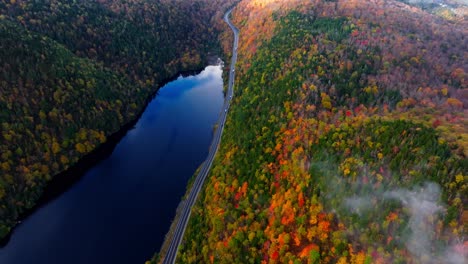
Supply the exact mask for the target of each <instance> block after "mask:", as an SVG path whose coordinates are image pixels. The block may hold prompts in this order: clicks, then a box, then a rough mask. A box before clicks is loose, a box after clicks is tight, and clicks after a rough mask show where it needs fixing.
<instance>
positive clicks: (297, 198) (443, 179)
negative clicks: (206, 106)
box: [154, 0, 468, 263]
mask: <svg viewBox="0 0 468 264" xmlns="http://www.w3.org/2000/svg"><path fill="white" fill-rule="evenodd" d="M409 2H413V1H409ZM233 19H234V21H235V23H236V25H237V26H238V27H239V28H240V47H239V60H238V65H237V67H236V72H237V76H236V83H235V92H234V97H233V105H232V107H231V110H230V112H229V116H228V120H227V123H226V125H225V130H224V134H223V138H222V143H221V145H220V149H219V151H218V154H217V157H216V159H215V162H214V165H213V168H212V170H211V173H210V176H209V178H207V182H206V183H205V189H204V190H203V192H202V193H201V195H200V196H199V199H198V202H197V204H196V206H195V207H194V208H193V210H192V214H191V219H190V222H189V225H188V228H187V230H186V234H185V238H184V242H183V243H182V245H181V248H180V249H179V257H178V263H466V259H467V257H468V242H467V241H466V235H467V233H466V232H467V224H468V208H466V205H467V204H468V199H467V192H468V189H467V187H468V174H467V173H468V161H467V154H468V123H467V115H466V112H467V111H466V109H467V107H468V97H467V95H468V76H467V71H468V67H467V61H468V60H467V58H468V54H467V52H468V51H467V50H466V47H467V46H468V39H467V36H468V34H467V33H468V27H467V24H466V21H465V20H464V18H463V17H462V19H458V20H454V19H450V18H446V17H443V16H439V15H437V14H434V13H433V12H428V11H427V10H426V9H424V8H421V7H420V6H418V5H407V4H406V3H404V2H402V1H392V0H387V1H383V0H373V1H348V0H335V1H318V0H314V1H306V0H290V1H281V0H243V1H241V2H240V3H239V4H238V6H237V7H236V8H235V10H234V14H233ZM154 261H156V260H154Z"/></svg>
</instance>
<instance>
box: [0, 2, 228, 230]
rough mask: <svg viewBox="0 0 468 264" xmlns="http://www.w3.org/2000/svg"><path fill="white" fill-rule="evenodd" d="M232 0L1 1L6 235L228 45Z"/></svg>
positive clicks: (1, 200) (0, 141)
mask: <svg viewBox="0 0 468 264" xmlns="http://www.w3.org/2000/svg"><path fill="white" fill-rule="evenodd" d="M228 3H229V1H227V2H226V3H225V1H221V0H216V1H205V0H193V1H179V0H160V1H159V0H158V1H145V0H130V1H126V0H125V1H124V0H122V1H110V0H100V1H88V0H87V1H72V0H70V1H68V0H67V1H56V0H51V1H22V0H17V1H13V0H12V1H5V0H2V1H0V126H1V132H0V238H2V237H4V236H5V235H6V234H7V233H8V232H9V230H10V228H11V227H12V226H14V225H15V223H16V219H17V217H18V216H19V215H20V214H21V212H23V211H24V210H25V209H26V208H31V207H32V206H33V205H34V203H35V201H36V200H37V198H38V197H39V196H40V195H41V192H42V189H43V187H44V186H45V184H46V183H47V181H49V180H50V179H51V178H52V176H54V175H56V174H57V173H59V172H62V171H64V170H66V169H67V168H69V167H70V166H71V165H73V164H75V163H76V162H77V161H78V160H79V159H80V158H81V157H83V156H84V155H85V154H87V153H89V152H91V151H92V150H94V149H95V148H96V147H97V146H99V145H100V144H101V143H102V142H104V141H106V137H107V136H109V135H110V134H112V133H115V132H116V131H118V130H119V129H120V127H121V126H122V125H123V124H125V123H127V122H129V121H130V120H132V119H134V118H135V117H136V115H137V114H138V113H139V112H140V111H141V110H142V108H143V106H144V103H145V101H146V100H148V99H149V97H150V96H151V95H152V94H153V93H155V92H156V90H157V88H158V85H160V84H161V82H163V81H164V80H165V79H168V78H170V77H172V76H174V75H175V74H176V73H177V72H181V71H187V70H194V69H199V68H201V67H202V66H203V65H204V64H206V62H207V58H208V56H210V52H219V45H218V44H217V43H218V40H217V36H218V32H219V30H220V29H221V28H222V26H220V25H217V24H215V22H214V21H217V20H214V17H218V16H220V15H221V11H219V10H218V7H222V5H224V4H228Z"/></svg>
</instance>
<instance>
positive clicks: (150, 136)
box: [0, 66, 224, 264]
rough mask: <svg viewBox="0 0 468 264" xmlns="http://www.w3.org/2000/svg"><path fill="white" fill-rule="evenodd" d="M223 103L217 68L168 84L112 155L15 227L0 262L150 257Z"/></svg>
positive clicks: (124, 260)
mask: <svg viewBox="0 0 468 264" xmlns="http://www.w3.org/2000/svg"><path fill="white" fill-rule="evenodd" d="M223 102H224V96H223V80H222V68H221V66H208V67H206V68H205V69H204V70H203V71H202V72H201V73H199V74H198V75H195V76H189V77H179V78H178V79H177V80H175V81H172V82H170V83H168V84H166V85H165V86H164V87H163V88H161V89H160V90H159V92H158V94H157V96H156V97H155V99H154V100H153V101H152V102H151V103H150V104H149V105H148V107H147V108H146V110H145V112H144V113H143V115H142V116H141V118H140V120H138V122H137V124H136V125H135V128H134V129H132V130H130V131H129V132H128V133H127V135H126V136H125V137H124V138H123V139H122V140H121V141H120V142H119V143H118V145H117V146H116V147H115V149H114V151H113V153H112V154H111V156H110V157H108V158H107V159H105V160H103V161H101V162H100V163H98V164H97V165H96V166H95V167H93V168H92V169H90V170H89V171H88V172H87V173H86V174H85V175H84V176H83V177H82V178H81V179H80V180H79V181H78V182H77V183H76V184H75V185H73V186H72V187H71V188H70V189H69V190H67V191H66V192H65V193H63V194H62V195H60V196H59V197H58V198H57V199H55V200H53V201H51V202H50V203H48V204H46V205H44V206H43V207H41V208H40V209H38V210H37V211H36V212H34V213H33V214H32V215H31V216H29V217H28V218H27V219H25V221H23V222H22V223H21V225H20V226H18V228H16V229H15V230H14V232H13V234H12V236H11V239H10V241H9V243H8V244H7V245H6V246H5V247H4V248H2V249H0V263H1V264H23V263H24V264H33V263H34V264H42V263H44V264H55V263H60V264H63V263H67V264H73V263H144V261H145V260H148V259H150V258H151V257H152V255H153V253H155V252H156V251H158V250H159V248H160V246H161V244H162V242H163V240H164V236H165V234H166V233H167V231H168V229H169V226H170V223H171V221H172V219H173V217H174V215H175V210H176V208H177V205H178V203H179V201H180V199H181V197H182V196H183V194H184V193H185V190H186V184H187V181H188V179H189V178H190V177H191V176H192V174H193V173H194V172H195V170H196V169H197V167H198V166H199V165H200V164H201V163H202V162H203V160H204V159H205V157H206V156H207V154H208V148H209V145H210V142H211V139H212V135H213V126H214V125H215V123H216V120H217V118H218V115H219V113H220V111H221V109H222V106H223Z"/></svg>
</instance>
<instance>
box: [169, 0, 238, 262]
mask: <svg viewBox="0 0 468 264" xmlns="http://www.w3.org/2000/svg"><path fill="white" fill-rule="evenodd" d="M231 11H232V9H230V10H229V11H227V12H226V14H224V21H225V22H226V23H228V25H229V27H231V29H232V31H233V32H234V44H233V48H232V59H231V67H230V69H229V83H228V91H227V93H226V99H225V103H224V107H223V110H222V111H221V115H220V117H219V120H218V128H217V129H216V132H215V135H214V137H213V141H212V143H211V147H210V151H209V153H208V157H207V158H206V160H205V162H204V163H203V165H202V168H201V170H200V172H199V173H198V175H197V177H196V179H195V182H194V183H193V186H192V189H191V190H190V193H189V195H188V197H187V199H186V200H185V201H183V204H182V211H181V213H180V217H179V221H178V222H177V226H176V229H175V232H174V235H173V237H172V241H171V244H170V245H169V249H168V251H167V254H166V256H165V258H164V261H163V263H165V264H173V263H175V261H176V257H177V252H178V249H179V245H180V242H181V241H182V238H183V237H184V232H185V228H186V227H187V223H188V220H189V218H190V213H191V211H192V206H193V205H194V204H195V201H196V200H197V197H198V193H199V192H200V190H201V188H202V187H203V183H204V182H205V179H206V177H207V175H208V173H209V171H210V168H211V164H212V163H213V160H214V157H215V155H216V151H217V150H218V146H219V143H220V142H221V136H222V134H223V130H224V122H226V116H227V113H228V111H229V107H230V104H231V99H232V96H233V86H234V76H235V65H236V61H237V44H238V41H239V30H238V29H237V28H236V27H235V26H234V25H233V24H232V23H231V21H230V20H229V15H230V14H231Z"/></svg>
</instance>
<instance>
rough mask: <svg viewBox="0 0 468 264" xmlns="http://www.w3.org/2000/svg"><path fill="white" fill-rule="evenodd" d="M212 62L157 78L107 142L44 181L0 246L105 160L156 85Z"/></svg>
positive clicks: (152, 96) (193, 73) (150, 96)
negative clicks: (37, 212) (34, 199)
mask: <svg viewBox="0 0 468 264" xmlns="http://www.w3.org/2000/svg"><path fill="white" fill-rule="evenodd" d="M215 64H216V63H215V62H214V61H213V60H211V59H210V57H208V58H207V59H205V63H204V64H200V65H203V66H200V65H197V66H194V67H193V68H195V69H193V70H184V71H178V72H176V73H175V74H174V75H172V76H171V77H169V78H165V79H163V80H162V81H161V82H160V84H158V87H157V88H156V89H155V90H154V91H153V92H151V94H150V95H149V96H148V97H147V98H146V99H145V101H144V104H143V107H142V108H141V110H140V111H139V112H138V114H137V115H136V116H135V118H133V119H132V120H130V121H129V122H127V123H125V124H123V125H122V126H120V128H119V129H118V130H117V131H116V132H114V133H112V134H110V135H109V136H107V137H106V142H104V143H102V144H100V145H99V146H97V147H96V148H95V149H93V150H92V151H91V152H89V153H87V154H86V155H84V156H83V157H81V158H80V159H79V160H78V162H76V163H75V164H73V165H72V166H70V167H69V168H68V169H67V170H65V171H62V172H60V173H58V174H55V175H54V176H53V177H52V179H51V180H50V181H49V182H48V183H47V184H46V186H45V187H44V189H43V190H42V194H41V196H40V197H39V199H37V200H36V202H35V203H34V206H33V207H31V208H29V209H25V210H24V211H23V212H22V213H21V214H20V216H19V217H18V219H17V224H16V225H15V226H13V227H12V228H11V230H10V232H9V233H8V234H7V235H6V236H5V237H3V238H1V239H0V249H2V248H4V247H6V246H7V245H8V243H9V242H10V239H11V237H12V235H13V233H14V231H15V229H16V228H17V227H18V226H19V225H20V224H21V222H22V221H24V220H26V219H27V218H28V217H29V216H31V215H32V214H33V213H35V212H36V211H37V210H38V209H40V208H41V207H43V206H45V205H46V204H48V203H49V202H51V201H53V200H54V199H56V198H58V197H59V196H60V195H61V194H63V193H64V192H66V191H67V190H69V189H70V188H71V187H72V186H73V185H74V184H76V183H77V182H78V181H79V180H80V179H81V178H82V177H83V176H84V175H85V173H86V172H87V171H88V170H89V169H91V168H92V167H94V166H95V165H97V164H98V163H99V162H101V161H103V160H105V159H106V158H108V157H109V156H110V155H111V154H112V152H113V151H114V149H115V147H116V146H117V144H118V143H119V142H120V141H121V140H122V138H123V137H125V135H127V133H128V131H130V130H132V129H133V128H134V126H135V125H136V123H137V122H138V120H140V118H141V116H142V115H143V113H144V112H145V111H146V108H147V107H148V105H149V103H150V102H152V101H153V100H154V99H155V98H156V96H157V94H158V91H159V89H161V88H162V87H164V86H165V85H166V84H168V83H170V82H172V81H175V80H176V79H177V78H179V77H180V76H183V77H187V76H190V75H196V74H199V73H200V72H202V71H203V69H205V68H206V67H207V66H210V65H215Z"/></svg>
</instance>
